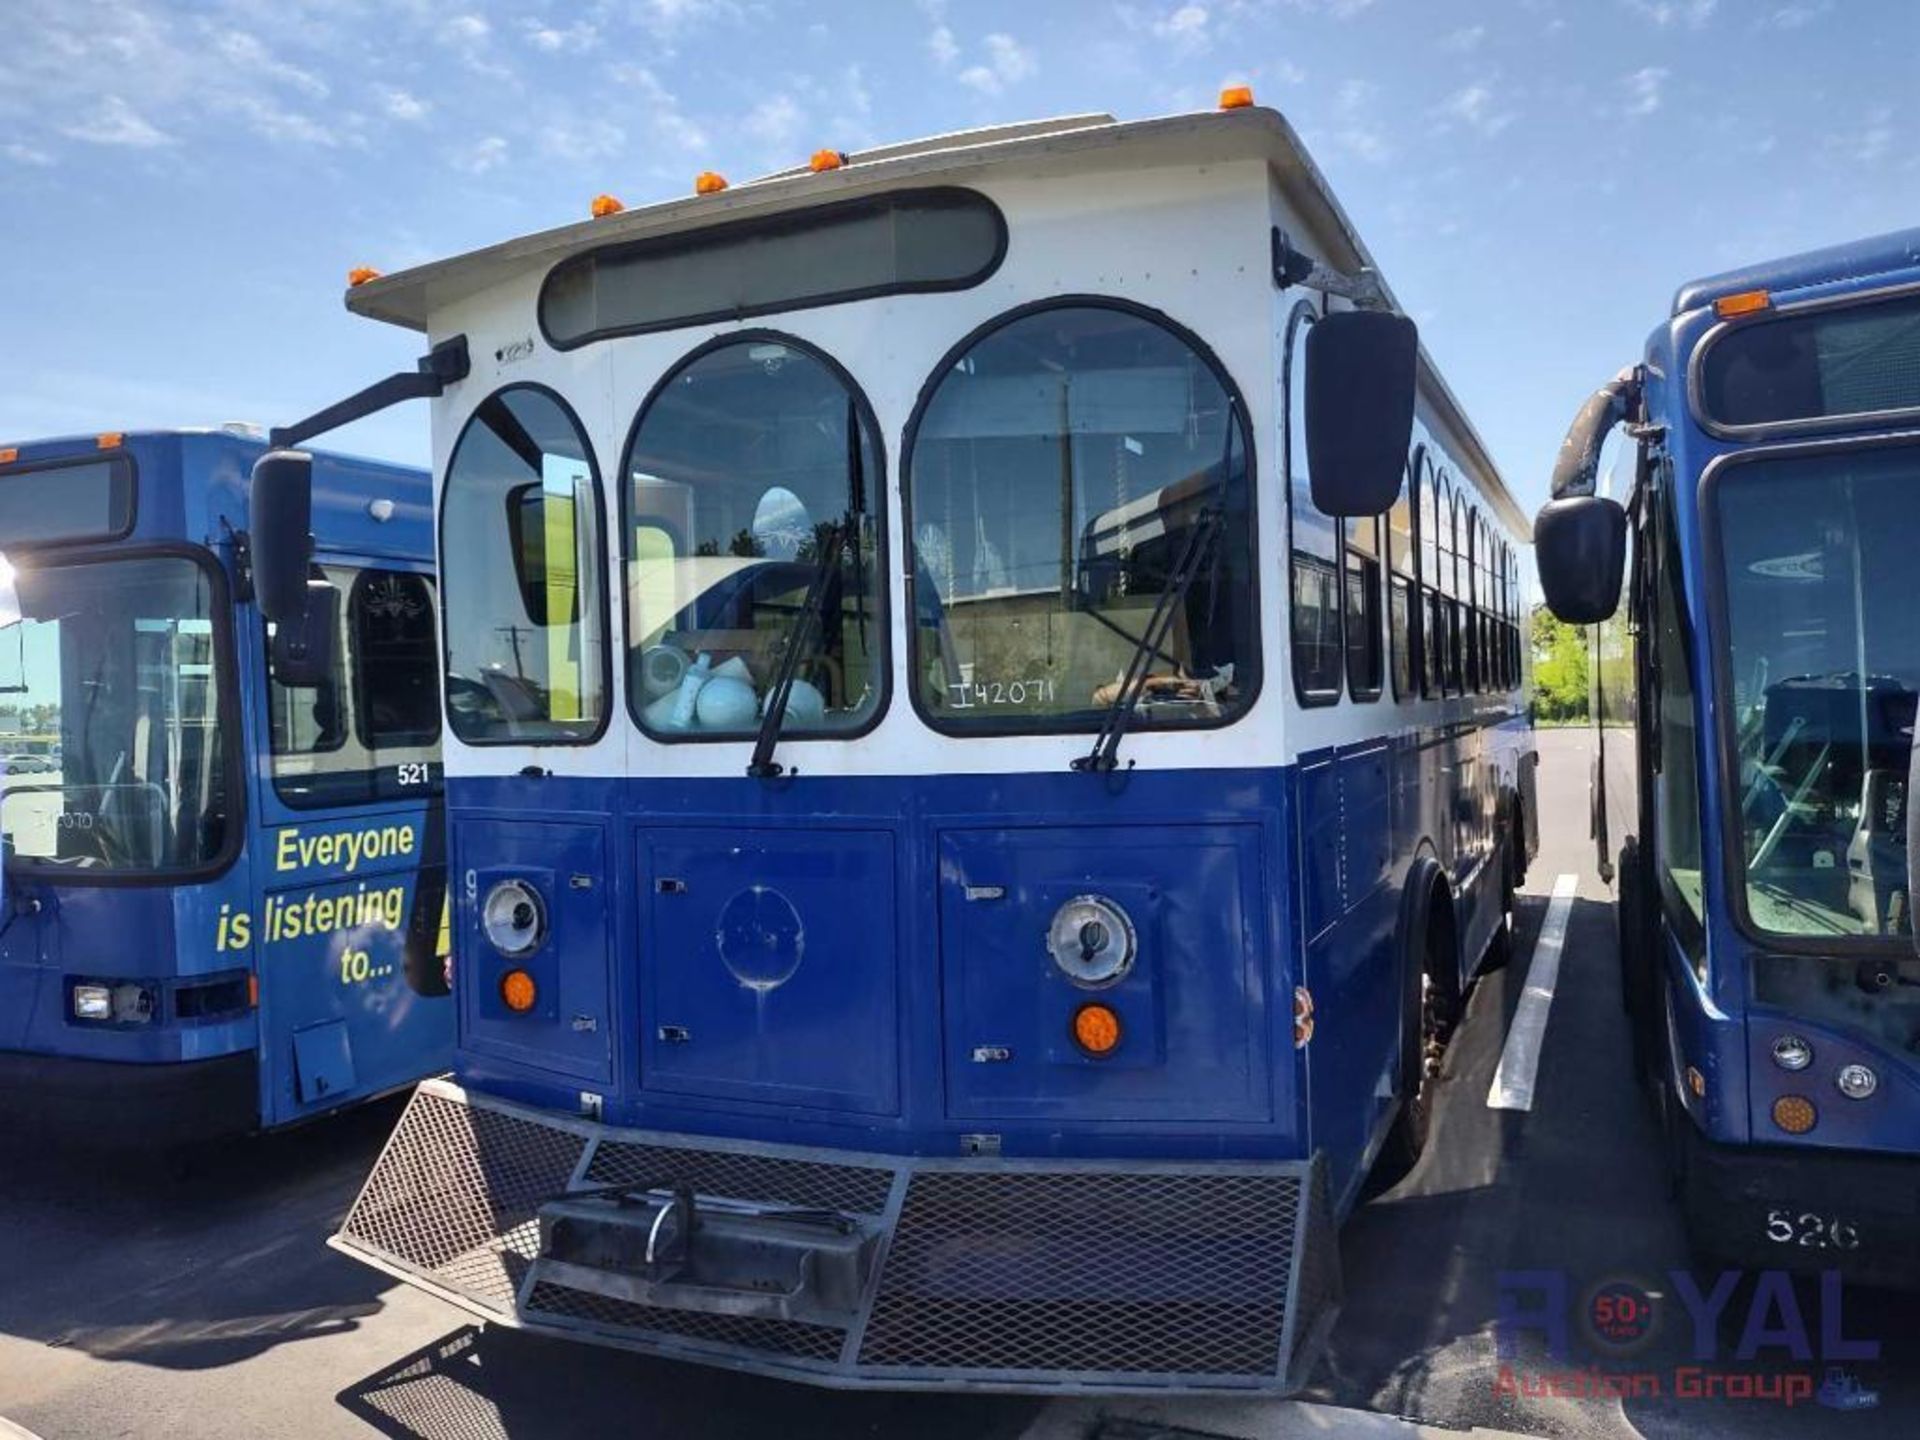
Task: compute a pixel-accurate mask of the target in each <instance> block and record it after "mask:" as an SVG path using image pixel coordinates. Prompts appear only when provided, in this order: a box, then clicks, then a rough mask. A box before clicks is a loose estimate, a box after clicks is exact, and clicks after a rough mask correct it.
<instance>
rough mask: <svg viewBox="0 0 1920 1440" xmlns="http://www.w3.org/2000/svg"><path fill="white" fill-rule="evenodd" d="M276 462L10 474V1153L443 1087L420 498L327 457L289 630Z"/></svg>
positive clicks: (89, 441)
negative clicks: (270, 552) (273, 576)
mask: <svg viewBox="0 0 1920 1440" xmlns="http://www.w3.org/2000/svg"><path fill="white" fill-rule="evenodd" d="M265 449H266V446H265V444H264V441H263V437H260V436H258V435H256V434H253V433H252V432H250V431H249V430H248V429H247V428H246V427H229V428H228V429H226V430H208V431H189V430H182V431H167V432H153V433H142V434H108V435H100V436H87V437H84V438H81V439H70V440H50V441H45V442H38V443H32V444H25V443H23V444H19V445H9V446H6V447H4V448H0V552H4V576H5V579H6V582H7V583H6V584H5V585H4V586H0V589H4V590H5V591H6V592H7V593H6V599H5V600H4V601H3V602H0V609H3V610H4V611H5V613H0V751H4V755H5V760H4V765H5V778H4V786H5V788H4V792H3V793H0V831H4V835H5V890H6V896H5V903H4V915H0V1106H3V1107H4V1110H5V1112H6V1114H7V1116H8V1121H7V1125H8V1128H9V1129H13V1128H16V1127H22V1126H24V1127H26V1128H29V1129H33V1130H41V1131H48V1132H51V1133H52V1134H54V1135H55V1136H57V1137H61V1138H67V1139H77V1140H117V1139H125V1140H131V1141H138V1142H142V1143H153V1144H165V1143H168V1142H181V1141H188V1140H194V1139H202V1138H208V1137H211V1136H214V1135H219V1134H229V1133H234V1132H244V1131H248V1130H253V1129H259V1128H266V1127H273V1126H279V1125H286V1124H290V1123H293V1122H295V1121H299V1120H304V1119H306V1118H308V1117H310V1116H313V1115H317V1114H321V1113H323V1112H326V1111H329V1110H333V1109H336V1108H337V1107H339V1106H341V1105H344V1104H348V1103H350V1102H352V1101H355V1100H359V1099H363V1098H365V1097H367V1096H369V1095H373V1094H376V1093H379V1092H381V1091H386V1090H392V1089H395V1088H397V1087H399V1086H403V1085H408V1084H411V1083H412V1082H413V1081H415V1080H417V1079H419V1078H420V1077H421V1076H423V1075H429V1074H433V1073H435V1072H436V1071H439V1070H442V1069H444V1068H445V1067H446V1063H447V1059H448V1055H449V1051H450V1049H451V1045H452V1040H453V1007H452V1006H451V1004H450V1003H449V1002H448V1001H447V1000H446V999H445V998H444V997H445V996H446V994H447V985H446V976H445V962H444V959H443V954H442V952H443V951H444V945H443V944H442V940H441V936H442V925H443V919H442V916H443V911H444V908H445V891H446V881H445V857H444V853H443V846H444V840H443V836H444V829H445V827H444V824H443V822H442V819H441V815H440V799H439V790H440V748H439V742H440V726H441V720H440V700H439V684H438V676H439V671H438V660H437V655H436V646H435V643H434V634H435V628H434V619H433V610H434V604H435V599H434V582H433V552H432V530H431V512H430V510H429V508H428V505H429V496H428V484H427V477H426V476H425V475H424V474H423V473H421V472H419V471H417V470H404V469H400V468H397V467H394V466H389V465H379V464H373V463H370V462H366V461H360V460H348V459H343V458H339V457H334V456H322V457H317V458H316V460H315V479H316V484H315V486H314V489H313V493H312V499H311V505H312V517H311V530H312V535H313V553H312V558H311V564H310V567H309V568H308V569H307V570H306V571H303V574H302V576H301V580H302V586H303V589H307V590H310V591H311V593H312V594H313V596H314V597H315V598H314V605H313V613H314V616H315V617H316V620H317V621H318V623H317V624H316V625H315V626H314V627H313V628H312V629H310V630H308V631H305V632H300V633H295V631H294V630H293V629H291V628H290V627H286V626H280V627H274V628H271V629H270V628H268V627H265V626H264V625H263V623H262V619H261V615H260V611H259V609H258V608H257V607H256V606H255V605H254V603H253V600H252V595H251V590H250V575H249V567H248V560H247V554H248V536H249V531H250V524H251V522H250V519H249V471H250V469H251V467H252V465H253V463H254V461H255V459H256V458H257V457H258V456H259V455H260V454H262V453H263V452H264V450H265ZM309 577H310V578H309Z"/></svg>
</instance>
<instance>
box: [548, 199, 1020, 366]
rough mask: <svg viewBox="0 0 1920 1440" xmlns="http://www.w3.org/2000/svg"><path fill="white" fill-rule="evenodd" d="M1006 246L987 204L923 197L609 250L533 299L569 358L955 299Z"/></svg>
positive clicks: (560, 268)
mask: <svg viewBox="0 0 1920 1440" xmlns="http://www.w3.org/2000/svg"><path fill="white" fill-rule="evenodd" d="M1005 236H1006V227H1005V222H1004V221H1003V220H1002V219H1001V218H1000V212H999V211H998V210H997V209H996V208H995V207H994V205H993V202H992V201H990V200H988V199H987V198H986V197H985V196H984V195H976V194H973V193H972V192H970V191H966V190H931V191H921V192H917V193H915V192H909V193H904V194H895V195H888V196H884V197H882V198H880V199H875V200H861V201H857V202H855V203H853V204H850V205H837V206H829V207H825V208H821V209H814V210H808V211H805V212H802V213H799V214H795V215H790V216H783V217H779V218H777V219H774V220H764V221H752V222H746V223H736V224H732V225H724V226H716V227H714V228H712V229H708V230H701V231H696V232H694V233H692V234H685V235H675V236H673V237H671V238H670V239H666V240H643V241H639V242H636V243H633V244H628V245H615V246H608V247H607V248H605V249H601V250H591V251H588V252H587V253H586V254H584V255H578V256H575V257H574V258H572V259H570V260H565V261H562V262H561V263H560V264H559V265H557V266H555V267H554V270H553V273H552V274H551V275H549V276H548V277H547V282H546V284H545V285H544V286H543V287H542V288H541V291H540V323H541V324H542V326H544V327H545V329H546V331H547V334H548V336H549V337H550V338H551V339H552V340H553V343H554V344H556V345H559V346H561V347H562V348H565V347H568V346H572V345H581V344H585V343H586V342H587V341H589V340H594V339H598V338H601V337H603V336H607V335H624V334H632V333H634V332H636V331H642V330H661V329H668V328H671V327H674V326H681V325H691V324H693V323H695V322H697V321H702V320H717V319H723V318H725V319H738V318H741V317H743V316H748V315H766V314H770V313H772V312H774V311H777V310H798V309H803V308H805V307H807V306H811V305H826V304H831V303H833V302H835V301H841V300H852V299H858V298H861V297H863V296H868V295H875V294H884V293H897V292H901V291H916V290H954V289H961V288H964V287H966V286H969V285H977V284H979V283H980V282H981V281H982V280H984V279H986V278H987V276H988V275H990V274H992V273H993V271H994V268H995V267H996V266H997V265H998V264H999V262H1000V256H1001V254H1002V251H1003V248H1004V243H1005Z"/></svg>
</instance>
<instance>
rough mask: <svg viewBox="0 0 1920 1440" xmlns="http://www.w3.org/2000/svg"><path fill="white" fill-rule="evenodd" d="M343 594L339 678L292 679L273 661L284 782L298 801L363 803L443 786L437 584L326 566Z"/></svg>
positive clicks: (278, 775) (284, 794)
mask: <svg viewBox="0 0 1920 1440" xmlns="http://www.w3.org/2000/svg"><path fill="white" fill-rule="evenodd" d="M319 578H322V579H325V580H326V581H328V582H329V583H330V584H332V585H333V586H334V588H335V589H336V590H338V591H339V592H340V594H341V596H342V599H343V604H342V606H341V617H340V628H339V633H338V634H337V635H336V636H335V637H334V668H333V675H332V678H330V679H329V680H327V681H326V682H325V683H324V684H320V685H299V686H296V685H287V684H285V683H283V682H282V681H281V679H280V676H279V675H278V674H277V673H276V672H275V670H274V667H273V662H272V636H273V626H272V625H268V627H267V636H268V647H267V648H268V665H267V673H268V678H269V687H268V692H267V718H268V733H269V739H270V741H271V748H272V756H273V784H274V789H275V791H276V792H278V794H279V795H280V797H281V799H283V800H285V801H286V802H287V803H288V804H289V805H298V806H314V805H354V804H364V803H366V802H368V801H370V800H379V799H389V798H392V797H395V796H402V795H412V794H433V793H437V792H438V790H439V788H440V691H439V684H438V680H439V663H440V662H439V657H438V655H437V654H436V653H435V648H434V635H433V587H432V583H431V582H430V581H428V580H427V579H426V578H425V577H423V576H420V575H411V574H406V573H403V572H400V571H395V570H355V569H352V568H350V567H348V566H343V565H326V566H322V567H320V577H319Z"/></svg>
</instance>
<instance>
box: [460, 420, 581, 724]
mask: <svg viewBox="0 0 1920 1440" xmlns="http://www.w3.org/2000/svg"><path fill="white" fill-rule="evenodd" d="M603 513H604V511H603V502H602V499H601V494H600V477H599V473H598V471H597V470H596V469H595V467H594V463H593V457H592V455H591V453H590V452H589V450H588V448H587V442H586V439H585V436H584V434H583V432H582V430H581V428H580V423H579V421H578V420H577V419H576V418H575V417H574V415H573V412H572V411H571V410H569V409H568V408H567V406H566V404H565V403H564V402H563V401H562V400H561V399H560V398H559V397H558V396H557V395H555V394H554V393H553V392H551V391H549V390H545V389H542V388H540V387H537V386H533V385H510V386H508V387H507V388H506V389H504V390H498V391H496V392H494V393H493V394H492V395H489V396H488V397H487V398H486V399H485V400H483V401H481V402H480V404H479V406H478V407H477V408H476V409H475V410H474V412H473V418H472V419H471V420H470V421H468V422H467V427H466V428H465V429H464V430H462V431H461V432H460V438H459V440H458V441H456V442H455V444H454V447H453V458H452V459H451V460H450V461H448V463H447V479H446V484H445V486H444V489H443V493H442V498H441V508H440V553H441V570H440V587H441V593H442V594H443V595H444V596H445V597H446V600H445V613H446V616H447V625H446V654H445V657H444V662H443V663H444V667H445V669H444V673H445V677H446V705H447V723H448V724H449V725H451V726H452V728H453V733H454V734H456V735H458V736H459V737H460V738H461V739H462V740H464V741H465V742H466V743H467V744H469V745H490V744H491V745H499V744H549V745H551V744H579V743H585V742H588V741H591V740H593V739H595V738H596V737H597V736H598V735H599V734H600V732H601V730H602V729H603V728H604V726H605V724H606V713H607V690H608V676H607V663H608V656H607V646H606V620H605V611H606V606H605V599H604V594H605V588H606V564H605V559H604V553H603V550H602V547H601V543H600V537H601V535H603V534H604V533H605V531H604V530H603V529H602V525H603V523H604V521H603Z"/></svg>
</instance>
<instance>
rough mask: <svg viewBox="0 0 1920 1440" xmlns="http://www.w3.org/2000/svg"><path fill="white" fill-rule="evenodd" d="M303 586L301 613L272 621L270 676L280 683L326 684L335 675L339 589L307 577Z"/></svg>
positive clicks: (301, 684)
mask: <svg viewBox="0 0 1920 1440" xmlns="http://www.w3.org/2000/svg"><path fill="white" fill-rule="evenodd" d="M306 589H307V593H306V603H305V604H304V605H303V606H302V607H301V610H300V613H299V614H298V615H295V616H291V617H287V618H282V619H276V620H275V621H274V624H273V678H274V679H276V680H278V681H279V682H280V683H281V684H282V685H299V686H312V685H325V684H327V683H328V682H329V681H331V680H332V679H333V678H334V669H335V661H336V659H337V658H338V657H337V656H336V654H335V651H336V648H337V646H338V643H339V634H340V591H339V589H338V587H336V586H334V585H331V584H329V583H328V582H327V581H325V580H309V581H308V582H307V587H306Z"/></svg>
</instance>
